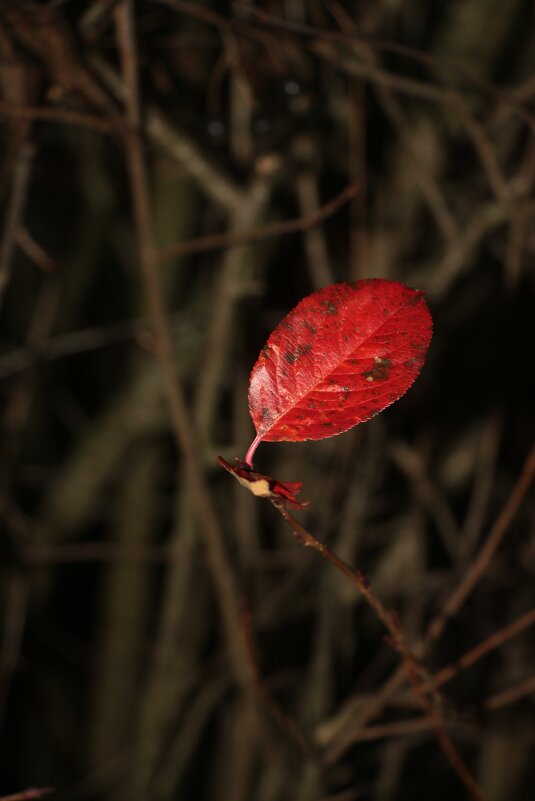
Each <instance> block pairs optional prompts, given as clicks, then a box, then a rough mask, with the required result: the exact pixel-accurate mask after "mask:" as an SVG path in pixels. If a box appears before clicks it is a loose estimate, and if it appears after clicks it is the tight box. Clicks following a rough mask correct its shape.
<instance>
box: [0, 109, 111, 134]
mask: <svg viewBox="0 0 535 801" xmlns="http://www.w3.org/2000/svg"><path fill="white" fill-rule="evenodd" d="M0 116H1V117H7V118H15V119H22V120H44V121H47V122H58V123H62V124H64V125H75V126H78V127H81V128H89V129H90V130H92V131H98V132H99V133H114V132H116V131H120V130H121V129H122V128H123V124H122V123H121V122H120V120H111V119H106V118H105V117H98V116H97V115H96V114H88V113H86V112H83V111H70V110H69V109H58V108H49V107H48V106H13V105H11V104H10V103H5V102H1V101H0Z"/></svg>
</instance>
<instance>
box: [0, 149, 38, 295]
mask: <svg viewBox="0 0 535 801" xmlns="http://www.w3.org/2000/svg"><path fill="white" fill-rule="evenodd" d="M33 156H34V148H33V145H31V144H30V143H29V142H24V143H23V144H22V145H21V147H20V148H19V149H18V152H17V156H16V160H15V164H14V168H13V184H12V187H11V195H10V198H9V202H8V207H7V211H6V217H5V223H4V230H3V232H2V241H1V243H0V303H1V302H2V300H3V297H4V294H5V291H6V289H7V285H8V283H9V277H10V274H11V262H12V259H13V254H14V252H15V247H16V244H17V234H18V231H19V227H20V225H21V219H22V215H23V212H24V203H25V200H26V192H27V189H28V182H29V180H30V173H31V166H32V161H33Z"/></svg>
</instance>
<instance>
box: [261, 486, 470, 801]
mask: <svg viewBox="0 0 535 801" xmlns="http://www.w3.org/2000/svg"><path fill="white" fill-rule="evenodd" d="M270 500H271V503H272V505H273V506H274V507H275V509H276V510H277V511H278V512H279V514H280V515H281V516H282V517H283V518H284V520H285V521H286V522H287V523H288V525H289V526H290V528H291V529H292V532H293V534H294V536H295V538H296V539H297V541H298V542H300V543H301V545H303V546H304V547H305V548H313V549H314V550H315V551H317V553H319V554H320V556H322V557H323V559H325V560H326V561H328V562H330V563H331V564H332V565H333V566H334V567H335V568H336V569H337V570H338V571H339V572H340V573H342V574H343V575H344V576H345V577H346V578H347V579H349V581H351V583H352V584H353V585H355V586H356V587H357V588H358V590H359V592H360V594H361V596H362V597H363V599H364V600H365V601H366V603H367V604H368V605H369V606H370V607H371V608H372V609H373V611H374V612H375V614H376V615H377V617H378V618H379V620H380V621H381V623H382V624H383V626H384V627H385V628H386V630H387V631H388V633H389V635H390V643H391V644H392V645H393V647H394V648H395V649H396V651H398V653H399V654H400V655H401V656H402V657H403V660H404V664H405V669H406V671H407V675H408V678H409V681H410V684H411V686H412V688H413V691H414V694H415V696H416V698H417V700H418V702H419V704H420V706H421V707H422V709H423V711H424V713H425V716H426V718H427V719H428V720H429V723H430V726H431V728H432V729H433V732H434V734H435V737H436V739H437V741H438V743H439V745H440V747H441V749H442V751H443V753H444V755H445V756H446V759H447V760H448V762H449V764H450V766H451V767H452V769H453V770H454V772H455V773H456V775H457V777H458V778H459V780H460V781H461V782H462V784H463V785H464V786H465V787H466V789H467V790H468V792H469V793H470V795H471V796H472V798H474V799H477V801H483V799H484V796H483V794H482V792H481V789H480V788H479V786H478V784H477V782H476V780H475V778H474V777H473V776H472V774H471V773H470V771H469V770H468V768H467V767H466V765H465V764H464V762H463V760H462V758H461V756H460V754H459V752H458V751H457V749H456V747H455V746H454V744H453V742H452V740H451V738H450V737H449V735H448V734H447V733H446V731H445V730H444V727H443V724H442V720H441V717H440V713H439V712H438V710H437V708H436V706H435V705H434V704H433V702H432V701H431V699H430V695H433V694H434V687H433V685H432V682H430V681H429V678H428V675H427V672H426V671H425V670H424V668H423V667H422V665H421V664H420V662H419V660H418V658H417V657H416V655H415V654H414V653H413V651H412V650H411V649H410V647H409V646H408V645H407V642H406V640H405V636H404V634H403V631H402V628H401V626H400V624H399V623H398V621H397V618H396V616H395V614H393V613H392V612H388V611H387V610H386V609H385V607H384V606H383V604H382V603H381V601H380V600H379V598H378V597H377V596H376V595H375V594H374V592H373V591H372V589H371V587H370V585H369V583H368V580H367V579H366V578H365V576H363V574H362V573H360V572H359V571H357V570H353V568H352V567H350V566H349V565H348V564H347V562H344V560H343V559H340V557H339V556H337V555H336V554H335V553H334V551H331V549H330V548H329V547H328V546H327V545H325V543H323V542H320V540H318V539H316V537H314V535H313V534H311V533H310V532H309V531H308V530H307V529H305V528H304V527H303V526H302V525H301V524H300V523H299V521H298V520H296V519H295V517H294V516H293V515H292V514H290V512H289V511H288V509H287V507H286V505H285V503H284V502H281V501H279V500H278V499H277V498H276V497H273V498H271V499H270Z"/></svg>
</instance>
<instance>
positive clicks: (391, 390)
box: [245, 278, 433, 465]
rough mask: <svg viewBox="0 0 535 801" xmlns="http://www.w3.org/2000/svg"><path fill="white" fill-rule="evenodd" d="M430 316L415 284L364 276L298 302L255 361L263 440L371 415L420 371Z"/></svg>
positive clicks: (252, 388)
mask: <svg viewBox="0 0 535 801" xmlns="http://www.w3.org/2000/svg"><path fill="white" fill-rule="evenodd" d="M432 326H433V324H432V320H431V315H430V313H429V309H428V308H427V304H426V302H425V300H424V298H423V294H422V293H421V292H420V291H419V290H416V289H410V288H409V287H406V286H404V285H403V284H399V283H397V281H385V280H383V279H379V278H377V279H366V280H363V281H356V282H355V283H353V284H333V285H332V286H327V287H325V288H324V289H320V290H318V291H317V292H313V293H312V294H311V295H308V297H306V298H304V299H303V300H302V301H301V302H300V303H298V304H297V306H296V307H295V309H293V310H292V311H291V312H290V313H289V314H288V315H287V316H286V317H285V318H284V320H282V322H281V323H279V325H278V326H277V328H276V329H275V330H274V331H273V333H272V334H271V336H270V337H269V339H268V341H267V343H266V345H265V346H264V348H263V349H262V352H261V354H260V356H259V358H258V361H257V362H256V364H255V366H254V367H253V371H252V373H251V379H250V384H249V409H250V411H251V417H252V418H253V422H254V425H255V428H256V431H257V437H256V439H255V440H254V442H253V443H252V445H251V447H250V448H249V450H248V452H247V456H246V457H245V461H246V463H247V464H249V465H252V458H253V454H254V452H255V450H256V448H257V446H258V444H259V443H260V442H261V441H262V440H266V441H268V442H280V441H292V442H298V441H301V440H305V439H324V438H325V437H332V436H334V435H335V434H341V433H342V432H343V431H347V430H348V429H349V428H352V427H353V426H354V425H357V423H362V422H364V421H365V420H369V419H370V417H373V416H374V415H376V414H378V413H379V412H380V411H382V410H383V409H384V408H386V407H387V406H389V405H390V404H391V403H393V402H394V401H395V400H397V399H398V398H399V397H401V395H403V394H404V393H405V392H406V391H407V390H408V388H409V387H410V386H411V384H412V383H413V381H414V380H415V379H416V377H417V376H418V374H419V372H420V370H421V368H422V365H423V363H424V360H425V354H426V351H427V348H428V346H429V342H430V339H431V333H432Z"/></svg>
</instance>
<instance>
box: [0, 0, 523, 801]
mask: <svg viewBox="0 0 535 801" xmlns="http://www.w3.org/2000/svg"><path fill="white" fill-rule="evenodd" d="M122 5H123V4H122V2H120V3H117V2H113V0H98V1H97V0H95V2H91V3H84V2H81V1H79V0H65V2H48V3H44V2H43V3H37V2H26V0H0V92H1V100H0V129H1V130H0V137H1V195H0V203H1V208H0V210H1V213H2V218H1V229H0V298H1V304H2V305H1V310H0V312H1V320H0V346H1V351H0V382H1V385H0V391H1V395H2V430H1V441H0V442H1V444H0V465H1V480H2V484H1V491H0V513H1V523H2V531H1V543H2V550H1V566H0V621H1V636H0V717H1V727H2V728H1V738H2V742H1V745H0V795H1V794H4V795H5V794H8V793H12V792H15V791H17V790H21V789H24V788H26V787H29V786H45V785H51V786H54V787H55V788H56V791H57V798H58V801H82V799H84V800H85V799H87V800H88V801H90V800H91V799H106V801H108V799H109V801H118V800H119V799H124V798H128V799H131V801H150V800H151V799H154V801H168V800H169V801H171V799H195V801H205V799H206V801H208V800H210V801H287V799H299V801H319V800H320V799H322V800H324V801H325V800H326V799H332V801H334V799H337V800H338V801H352V799H365V800H366V801H418V799H424V798H425V799H428V798H433V801H446V799H452V798H462V797H464V796H463V793H465V791H464V789H463V788H462V786H461V785H460V784H459V781H458V778H457V777H456V776H455V774H454V773H453V772H452V771H451V769H450V767H449V765H448V764H447V762H446V760H445V758H444V755H443V754H442V752H441V751H440V749H439V747H438V745H437V742H436V739H435V737H434V736H433V733H432V732H431V731H430V727H429V723H428V721H427V720H426V719H425V717H421V712H420V710H419V708H418V706H417V704H416V702H415V700H414V698H413V696H412V694H411V692H410V690H409V687H408V685H407V684H406V683H403V682H401V683H399V682H398V688H397V690H395V691H391V692H390V694H388V691H387V690H385V687H386V688H388V686H389V685H388V682H389V679H390V678H391V676H392V675H394V674H395V673H396V672H397V671H398V669H399V658H398V656H397V655H396V653H395V652H394V651H393V650H392V648H391V647H390V646H389V644H388V642H386V641H385V639H384V632H383V631H382V629H381V626H380V624H379V623H378V621H377V620H376V619H375V617H374V616H373V614H372V613H371V612H370V610H369V609H368V608H367V607H365V605H363V603H362V602H361V600H360V598H359V597H358V595H357V594H356V592H355V591H354V588H353V587H352V586H351V585H350V584H346V583H344V580H343V577H342V576H340V575H338V574H336V573H335V571H334V570H333V569H332V567H331V566H330V565H328V564H326V563H323V562H321V560H318V558H317V555H316V554H314V553H309V552H308V551H306V550H304V549H303V548H301V547H300V546H299V544H298V543H297V542H295V540H294V539H293V538H292V535H291V532H290V531H289V530H288V529H286V528H284V526H283V521H282V520H280V519H279V518H277V517H276V515H275V512H274V510H273V509H272V508H271V507H270V506H269V504H265V503H264V502H262V501H260V500H257V499H255V498H253V497H252V496H250V495H249V494H248V493H246V492H244V491H243V490H242V488H241V487H239V486H238V485H237V484H236V485H235V486H234V484H235V482H232V481H231V479H230V477H229V476H228V475H227V474H225V473H224V472H223V471H222V470H221V469H220V468H219V467H218V465H217V462H216V456H217V454H218V453H221V454H222V455H223V456H224V457H225V458H227V459H228V460H231V459H232V458H233V457H234V456H239V457H243V455H244V453H245V449H246V447H247V445H248V444H249V442H250V441H251V439H252V437H253V427H252V424H251V422H250V418H249V414H248V410H247V378H248V372H249V370H250V368H251V366H252V364H253V362H254V360H255V358H256V355H257V353H258V351H259V348H260V347H261V345H262V344H263V342H264V341H265V339H266V336H267V334H268V333H269V332H270V331H271V330H272V328H273V327H274V326H275V325H276V324H277V322H278V321H279V320H280V318H281V317H282V316H283V315H284V314H285V313H286V312H287V311H288V310H289V309H290V308H291V307H293V306H294V305H295V303H296V302H297V301H298V300H299V299H300V298H301V297H302V296H303V295H305V294H307V293H309V292H311V291H312V290H313V289H316V288H319V287H321V286H325V285H327V284H329V283H334V282H337V281H342V280H356V279H358V278H363V277H368V276H369V277H384V278H389V279H393V280H399V281H402V282H404V283H406V284H408V285H410V286H415V287H418V288H420V289H422V290H424V291H425V293H426V297H427V300H428V303H429V305H430V307H431V309H432V313H433V317H434V321H435V336H434V339H433V344H432V347H431V350H430V354H429V358H428V361H427V364H426V366H425V368H424V370H423V372H422V375H421V377H420V378H419V379H418V381H417V382H416V384H415V385H414V387H413V388H412V390H411V392H410V393H409V394H408V395H407V396H406V397H405V398H403V399H402V400H401V401H400V402H399V403H398V404H396V405H395V406H394V407H393V408H392V409H390V410H387V411H386V412H384V413H383V414H382V415H381V416H380V417H379V418H377V419H375V420H373V421H371V422H369V423H367V424H365V425H362V426H359V427H357V428H356V429H355V430H353V431H351V432H348V433H347V434H344V435H343V436H341V437H335V438H333V439H332V440H325V441H321V442H314V443H304V444H290V445H286V444H265V445H264V444H263V445H262V446H261V448H260V449H259V451H258V453H257V455H256V457H255V466H256V467H257V469H258V470H260V471H262V472H263V473H268V474H270V475H275V476H277V478H280V479H282V480H285V479H286V480H289V481H303V482H304V488H303V497H305V498H309V499H311V501H312V505H311V507H310V509H309V510H307V511H306V512H299V516H300V519H302V520H303V521H304V523H305V524H306V526H307V528H309V529H310V530H311V531H313V532H314V533H315V535H316V536H318V537H319V538H320V539H322V540H325V541H327V542H328V543H329V544H330V546H331V547H332V548H333V549H334V550H336V551H337V552H338V553H339V554H340V555H341V556H342V557H343V558H344V559H346V560H347V561H348V562H349V563H351V564H353V565H356V566H358V567H359V569H360V570H362V571H363V572H364V573H365V574H366V575H367V576H368V577H369V579H370V582H371V584H372V586H373V587H374V590H375V592H376V593H377V595H378V596H379V597H380V598H381V599H382V600H383V602H384V603H385V605H386V606H387V607H389V608H390V607H391V608H393V609H395V610H396V612H397V614H398V616H399V619H400V621H402V624H403V627H404V630H405V632H406V636H407V639H408V640H409V642H411V643H412V644H413V645H414V644H416V643H417V642H418V641H419V640H420V639H421V638H422V637H423V636H424V633H425V631H426V628H427V626H428V624H429V623H430V621H431V620H432V619H433V618H434V617H435V616H436V615H437V613H439V612H440V610H441V609H442V608H443V605H444V603H445V600H446V599H447V598H448V597H449V596H450V595H451V593H452V592H454V591H455V589H456V587H458V585H459V583H460V582H461V581H462V580H463V578H465V577H466V576H467V575H470V572H469V571H470V568H471V565H473V563H474V560H475V559H476V558H477V555H478V554H479V553H480V549H481V548H482V547H484V544H485V542H486V541H487V536H488V534H489V532H490V531H492V526H493V524H494V523H495V521H496V520H497V518H498V515H499V514H500V512H501V510H502V509H503V507H504V504H505V503H506V502H507V499H508V498H509V497H510V494H511V492H512V490H513V488H514V486H515V483H516V482H517V480H518V477H519V475H520V474H521V471H522V466H523V463H524V460H525V459H526V456H527V454H528V452H529V449H530V447H531V440H532V438H533V435H534V427H533V404H534V397H535V381H534V369H533V343H534V341H535V314H534V308H535V288H534V279H535V274H534V269H533V264H534V259H535V235H534V232H535V226H534V225H533V221H534V217H535V195H534V184H535V138H534V131H535V106H534V98H535V83H534V66H535V46H534V44H535V43H534V37H533V31H534V30H535V27H534V22H535V20H534V17H533V5H532V3H531V2H528V1H527V0H510V1H509V2H499V1H498V0H492V2H490V1H489V0H457V1H456V2H449V3H430V2H425V1H424V0H417V1H416V2H411V3H408V2H407V3H402V2H399V0H394V1H392V0H389V1H387V0H373V1H372V0H370V1H369V2H342V0H333V2H320V1H319V0H309V2H306V3H305V2H302V1H301V0H286V2H279V1H278V0H273V2H269V3H258V4H256V5H255V4H253V3H248V2H242V3H237V4H235V5H231V4H226V3H204V2H203V3H200V2H199V3H195V2H183V0H176V2H175V1H174V0H161V2H150V1H149V0H140V1H139V2H135V3H131V4H127V5H128V6H129V8H130V11H131V15H132V22H133V25H134V28H135V41H136V45H137V52H134V59H133V67H134V69H135V70H136V71H137V73H138V75H139V82H140V89H141V100H142V102H141V118H142V129H141V135H142V137H143V145H144V152H145V157H146V164H147V167H148V172H149V178H150V187H149V192H148V199H149V203H150V215H151V218H152V228H153V236H154V247H155V248H156V249H157V251H156V256H153V255H151V254H149V259H150V260H151V262H152V264H153V266H154V265H155V264H157V271H158V275H159V278H160V280H161V284H162V290H163V293H164V297H165V303H166V310H167V320H168V325H169V330H170V333H171V336H172V342H173V360H174V364H175V365H176V372H177V380H178V381H180V383H181V387H182V390H183V392H184V397H185V399H186V402H187V413H188V420H187V423H188V430H189V433H190V436H191V438H192V442H193V444H194V453H195V454H196V458H197V459H198V461H199V464H200V467H201V471H200V472H201V482H202V485H201V490H202V489H203V488H204V490H207V494H206V495H205V496H203V497H202V499H201V501H200V500H199V487H198V484H197V483H196V482H195V480H194V477H193V480H192V473H191V469H190V468H191V458H190V456H191V454H190V456H188V453H187V449H186V451H185V450H184V442H181V443H177V440H176V438H175V437H174V436H173V432H172V427H171V425H170V422H169V420H170V418H169V409H168V404H167V402H166V400H165V392H164V391H163V383H162V375H161V368H160V363H159V362H158V359H157V358H156V357H157V356H158V353H159V346H160V345H161V343H160V342H159V341H158V337H157V336H156V335H155V333H154V327H153V323H152V320H151V318H150V312H149V308H150V305H147V291H146V284H145V283H144V282H143V280H142V278H141V273H140V269H139V264H140V258H141V257H143V253H140V247H139V233H140V232H139V230H137V231H136V228H137V229H138V228H139V214H138V215H137V216H136V215H135V214H134V213H133V211H132V207H133V203H132V197H131V193H130V183H129V168H128V160H127V142H128V141H131V140H129V136H130V135H131V130H130V132H129V128H128V125H127V124H126V122H125V120H126V116H125V111H124V103H125V99H126V100H127V101H128V96H129V95H128V89H129V87H128V84H127V83H125V81H126V76H127V75H128V65H126V67H125V64H124V58H123V59H121V57H120V56H121V54H120V53H119V50H120V47H119V45H120V44H121V40H120V36H121V33H120V25H119V27H118V21H119V15H120V14H121V13H122V12H121V6H122ZM117 9H119V10H117ZM118 30H119V33H118ZM123 44H124V43H123ZM122 55H123V57H124V55H125V53H124V52H123V53H122ZM123 75H124V76H125V77H124V78H123ZM133 135H134V136H135V135H136V132H134V134H133ZM130 177H131V176H130ZM348 186H353V187H356V189H357V193H356V195H354V196H353V197H351V198H350V199H349V200H347V198H348V197H349V195H350V193H349V192H348V193H347V196H343V198H342V199H341V200H340V202H337V201H336V198H337V197H338V196H339V195H340V193H342V192H344V190H345V189H346V188H347V187H348ZM344 198H345V201H344ZM331 201H335V202H334V203H332V202H331ZM343 201H344V202H343ZM138 211H139V210H138ZM291 220H294V221H298V222H296V223H295V225H286V228H287V229H292V230H290V231H286V232H285V231H284V230H283V229H284V227H285V226H279V227H277V223H279V222H280V223H285V222H286V221H291ZM269 226H275V229H274V228H273V227H271V228H269ZM266 227H267V228H266ZM274 231H275V232H274ZM204 237H215V240H214V239H209V240H206V239H203V240H202V241H200V242H196V243H194V244H191V243H192V241H194V240H198V239H199V238H204ZM221 237H222V238H221ZM185 243H186V244H185ZM233 243H234V244H233ZM146 256H147V254H145V257H146ZM195 475H197V474H195ZM532 498H533V495H531V500H532ZM533 521H534V517H533V506H532V505H531V507H530V504H529V496H528V499H526V500H525V501H524V502H523V503H522V504H521V505H520V507H519V509H517V510H516V512H515V514H514V516H513V519H512V521H511V523H510V525H509V526H508V527H507V530H506V531H505V532H504V536H503V540H502V541H501V543H500V545H499V547H498V549H497V551H496V553H495V554H494V556H493V558H492V559H491V560H490V563H489V565H488V566H487V567H486V569H485V571H484V573H483V575H482V576H481V577H480V578H479V580H478V581H477V582H476V583H475V586H474V588H473V590H472V592H471V593H470V594H469V595H468V597H467V599H466V601H465V602H464V603H462V604H460V605H459V606H458V608H456V609H455V614H454V616H453V619H452V620H450V621H448V622H447V625H446V627H445V630H444V632H443V634H442V636H441V637H440V638H438V640H437V641H436V642H435V643H434V644H433V645H432V646H430V647H429V649H428V652H427V655H426V659H425V663H426V665H427V667H428V669H429V671H430V672H431V673H432V674H435V673H438V672H439V671H441V670H442V669H444V668H445V667H446V666H448V665H451V664H456V663H457V661H458V660H459V659H460V658H461V657H463V655H464V654H465V653H466V652H468V651H470V649H472V648H474V647H475V646H476V645H477V644H478V643H480V642H482V641H484V640H485V639H487V638H489V637H491V636H492V635H494V634H495V633H497V632H500V631H502V630H503V629H504V628H506V627H508V626H510V625H511V624H513V623H515V621H517V620H519V621H520V622H519V624H518V626H517V630H515V631H516V633H515V636H514V637H513V636H512V633H513V632H510V633H511V636H506V634H504V636H503V640H504V641H503V643H502V644H499V643H498V641H497V640H495V641H494V643H493V645H494V646H495V647H493V648H492V649H490V650H489V653H488V654H487V655H485V656H482V657H481V658H479V659H474V663H473V664H471V665H469V666H467V665H464V664H463V665H461V666H460V668H459V670H458V671H457V672H456V673H455V672H454V673H455V675H453V676H452V677H451V678H450V680H449V681H448V682H446V683H444V685H443V686H442V692H443V699H444V701H443V705H442V708H441V714H442V721H443V725H444V727H445V729H446V730H447V731H448V733H449V735H450V736H451V738H452V739H453V741H454V742H455V743H456V745H457V747H458V748H459V750H460V752H461V753H462V756H463V758H464V760H465V762H466V764H467V766H468V767H469V769H470V770H471V771H472V773H473V774H474V775H475V777H476V778H477V781H478V782H479V784H480V786H481V787H482V791H483V793H484V796H485V798H486V799H488V801H525V799H527V798H530V797H532V796H533V792H534V787H535V775H534V766H533V759H532V755H533V749H534V746H535V742H534V741H535V733H534V732H535V728H534V725H533V724H534V715H533V703H534V701H533V692H534V688H535V679H534V675H533V664H534V657H535V653H534V642H533V634H532V629H530V628H529V625H530V624H532V623H534V622H535V614H534V613H533V611H532V610H533V607H534V606H535V599H534V593H533V583H534V572H535V550H534V547H533V542H532V539H530V536H529V535H530V532H532V530H533ZM210 526H211V528H210ZM210 537H212V538H215V540H214V539H212V540H210ZM210 541H215V542H217V543H219V550H217V554H216V557H214V553H213V549H212V548H211V547H208V545H207V543H209V542H210ZM221 546H222V547H221ZM232 631H234V635H232ZM240 644H241V645H240ZM240 647H241V649H242V650H241V651H240ZM236 649H238V650H236Z"/></svg>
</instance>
